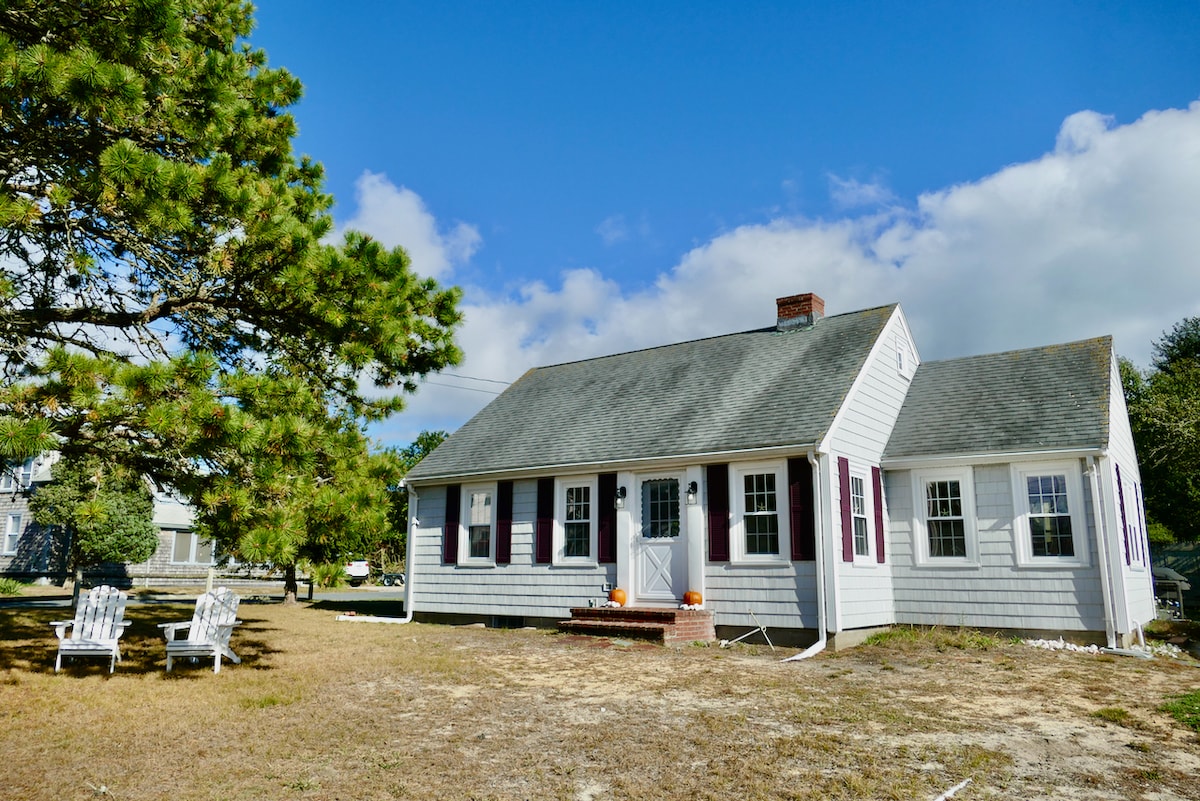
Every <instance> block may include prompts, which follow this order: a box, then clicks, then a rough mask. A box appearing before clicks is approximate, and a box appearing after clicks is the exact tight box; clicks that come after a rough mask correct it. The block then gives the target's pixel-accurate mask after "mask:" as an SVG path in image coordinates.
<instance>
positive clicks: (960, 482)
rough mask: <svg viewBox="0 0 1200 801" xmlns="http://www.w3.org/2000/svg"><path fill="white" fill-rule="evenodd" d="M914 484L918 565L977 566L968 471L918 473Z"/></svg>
mask: <svg viewBox="0 0 1200 801" xmlns="http://www.w3.org/2000/svg"><path fill="white" fill-rule="evenodd" d="M913 484H914V490H915V493H914V498H913V502H914V508H915V509H916V512H917V520H916V526H915V533H916V542H915V543H914V545H915V546H916V548H915V551H916V555H917V562H918V563H920V564H925V565H930V566H936V565H941V566H955V565H966V566H973V565H976V564H978V559H979V556H978V553H979V544H978V541H977V539H976V531H975V493H974V487H973V476H972V471H971V469H970V468H966V469H962V470H958V469H955V470H933V471H926V472H918V473H915V474H914V476H913Z"/></svg>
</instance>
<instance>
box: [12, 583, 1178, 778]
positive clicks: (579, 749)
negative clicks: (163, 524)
mask: <svg viewBox="0 0 1200 801" xmlns="http://www.w3.org/2000/svg"><path fill="white" fill-rule="evenodd" d="M357 606H358V609H359V611H360V612H373V611H375V610H372V609H370V608H369V606H368V604H367V603H366V602H365V601H364V603H362V604H358V605H357ZM337 611H338V610H336V609H334V608H330V607H329V606H322V605H320V604H318V605H315V606H310V605H307V604H301V605H297V606H293V607H285V606H282V605H279V604H256V603H243V605H242V608H241V615H240V616H241V618H242V619H243V620H244V621H245V622H244V624H243V625H242V626H240V627H239V629H238V630H237V631H236V632H235V635H234V648H235V650H237V652H238V653H239V654H240V655H241V656H242V658H243V660H244V661H243V663H242V664H241V665H230V666H227V667H225V668H223V669H222V671H221V673H220V674H219V675H213V673H212V672H211V669H210V668H209V667H185V668H184V669H181V670H178V671H176V672H174V673H172V674H171V675H169V676H168V675H167V674H165V673H164V671H163V666H164V654H163V648H162V643H161V640H160V639H159V635H158V632H157V629H156V628H155V625H154V624H155V623H158V622H163V621H167V620H173V619H184V618H187V617H188V616H189V615H190V605H187V604H175V605H163V604H145V605H132V606H131V607H130V609H129V615H128V616H129V617H130V618H132V619H133V621H134V624H133V626H131V628H130V630H129V632H128V633H127V634H126V637H125V640H124V642H125V647H124V654H125V659H124V662H123V663H122V664H121V665H119V666H118V667H117V671H116V674H115V675H112V676H109V675H108V674H107V672H106V670H107V668H106V666H104V667H102V666H101V660H92V661H81V662H79V663H78V664H76V665H73V666H71V667H69V668H68V669H67V670H64V671H63V673H62V674H59V675H57V676H56V675H54V673H53V658H54V638H53V636H52V634H51V631H50V628H49V627H48V626H47V625H46V622H47V621H49V620H52V619H57V618H58V617H61V616H63V614H64V610H61V609H56V610H28V609H3V610H0V635H2V638H3V639H2V641H0V671H2V672H0V708H3V709H4V710H5V718H6V722H7V725H6V726H4V727H3V730H2V731H0V754H3V758H4V768H3V770H2V771H0V776H2V777H3V780H2V781H0V798H5V799H6V798H13V799H80V798H96V797H100V796H107V797H110V798H114V799H119V800H121V801H128V800H129V799H197V800H200V799H272V800H273V799H392V798H401V799H438V800H439V801H450V800H451V799H572V800H573V799H596V800H597V801H599V799H650V798H663V799H674V798H679V799H685V798H686V799H830V798H832V799H863V798H871V799H874V798H878V799H933V798H935V797H936V796H938V795H939V794H940V793H942V792H944V791H945V790H947V789H949V788H950V787H952V786H953V785H955V784H957V783H959V782H960V781H962V780H963V779H966V778H970V779H972V784H970V785H969V786H967V787H966V788H965V789H963V790H961V791H960V792H959V793H958V794H957V795H955V797H954V798H955V801H973V800H975V799H997V798H1004V799H1008V798H1012V799H1034V798H1047V799H1049V798H1068V799H1084V798H1087V799H1130V798H1145V799H1156V801H1163V800H1164V799H1176V798H1200V784H1198V783H1197V779H1196V776H1197V775H1200V738H1197V736H1196V734H1194V733H1193V732H1191V731H1189V730H1187V729H1184V728H1182V727H1181V726H1179V725H1178V724H1177V723H1175V721H1174V720H1172V719H1171V718H1170V717H1169V716H1167V715H1166V714H1165V713H1163V712H1161V711H1158V706H1159V705H1160V704H1161V703H1162V701H1163V699H1164V698H1165V697H1166V696H1168V695H1171V694H1175V693H1178V692H1182V691H1187V690H1194V689H1195V688H1196V687H1197V686H1200V671H1198V670H1197V669H1196V668H1195V667H1191V666H1183V665H1181V664H1178V663H1174V662H1171V661H1168V660H1164V659H1159V660H1156V661H1154V662H1144V661H1140V660H1133V659H1126V658H1112V657H1095V656H1086V655H1079V654H1071V653H1051V652H1045V651H1039V650H1035V649H1031V648H1027V647H1025V646H1021V645H1014V644H1007V643H994V642H993V643H991V644H990V645H988V647H986V648H978V647H935V646H932V645H928V644H926V645H922V644H917V645H914V644H912V643H911V642H903V643H893V644H888V643H886V642H885V643H882V644H876V645H871V646H866V647H863V648H859V649H854V650H852V651H848V652H843V653H841V654H823V655H820V656H818V657H816V658H815V659H812V660H809V661H806V662H798V663H786V664H782V663H780V661H779V657H780V656H783V655H787V654H790V653H793V652H791V651H788V652H783V651H781V652H779V653H775V654H772V653H771V652H770V651H769V650H766V649H765V648H759V647H753V646H752V647H746V646H742V645H739V646H736V647H735V648H732V649H729V650H721V649H719V648H716V647H698V646H693V647H686V648H681V649H667V648H661V647H648V646H638V645H633V644H631V643H621V642H619V641H618V642H615V643H614V642H612V641H608V640H590V639H585V638H578V637H567V636H563V635H558V634H554V633H550V632H544V631H497V630H484V629H479V628H473V627H459V628H455V627H445V626H432V625H420V624H411V625H406V626H397V625H386V624H372V623H344V622H336V621H335V616H336V612H337ZM942 645H944V643H942ZM1112 710H1121V712H1120V713H1119V714H1118V713H1117V712H1114V711H1112ZM1117 718H1119V719H1117Z"/></svg>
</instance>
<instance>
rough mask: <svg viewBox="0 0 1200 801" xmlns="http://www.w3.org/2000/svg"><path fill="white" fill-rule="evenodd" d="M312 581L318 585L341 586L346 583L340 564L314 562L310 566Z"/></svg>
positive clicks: (327, 586)
mask: <svg viewBox="0 0 1200 801" xmlns="http://www.w3.org/2000/svg"><path fill="white" fill-rule="evenodd" d="M312 583H313V584H315V585H316V586H318V587H326V588H330V587H341V586H343V585H344V584H345V583H346V571H345V570H343V569H342V566H341V565H340V564H333V563H331V562H321V563H320V564H315V565H313V566H312Z"/></svg>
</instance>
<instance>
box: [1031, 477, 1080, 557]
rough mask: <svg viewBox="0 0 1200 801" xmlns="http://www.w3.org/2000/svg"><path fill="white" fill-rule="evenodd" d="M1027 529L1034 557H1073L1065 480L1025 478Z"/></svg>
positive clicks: (1073, 547) (1056, 478) (1058, 478)
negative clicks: (1027, 509)
mask: <svg viewBox="0 0 1200 801" xmlns="http://www.w3.org/2000/svg"><path fill="white" fill-rule="evenodd" d="M1025 487H1026V489H1027V490H1028V491H1029V529H1030V534H1031V536H1032V539H1031V540H1030V543H1031V545H1032V552H1033V555H1034V556H1074V555H1075V540H1074V538H1073V536H1072V534H1071V512H1070V505H1069V504H1068V503H1067V477H1066V476H1062V475H1056V476H1028V477H1027V478H1026V479H1025Z"/></svg>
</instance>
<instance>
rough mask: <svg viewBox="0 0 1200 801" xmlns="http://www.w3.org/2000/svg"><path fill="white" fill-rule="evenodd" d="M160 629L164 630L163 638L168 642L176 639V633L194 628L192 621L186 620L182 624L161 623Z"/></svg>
mask: <svg viewBox="0 0 1200 801" xmlns="http://www.w3.org/2000/svg"><path fill="white" fill-rule="evenodd" d="M158 627H159V628H160V629H162V630H163V637H165V638H166V639H167V641H168V642H169V641H171V640H173V639H175V633H176V632H178V631H186V630H188V629H190V628H191V627H192V621H190V620H185V621H183V622H180V623H159V624H158Z"/></svg>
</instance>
